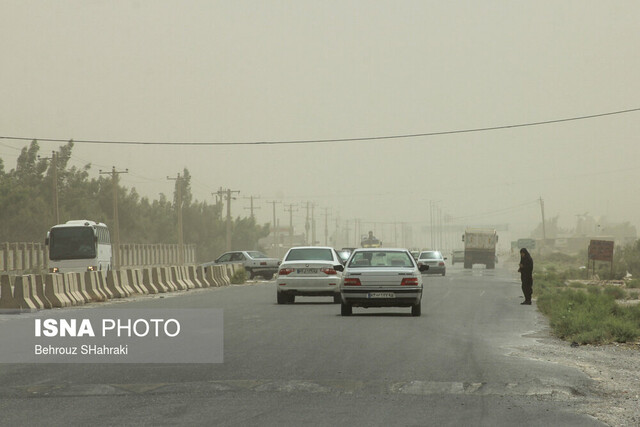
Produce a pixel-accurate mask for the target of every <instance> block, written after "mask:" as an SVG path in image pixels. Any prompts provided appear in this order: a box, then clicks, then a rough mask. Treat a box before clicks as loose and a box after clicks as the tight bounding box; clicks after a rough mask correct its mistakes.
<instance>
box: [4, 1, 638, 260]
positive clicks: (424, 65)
mask: <svg viewBox="0 0 640 427" xmlns="http://www.w3.org/2000/svg"><path fill="white" fill-rule="evenodd" d="M638 22H640V3H638V2H635V1H620V2H615V3H609V2H606V3H604V2H587V3H585V2H583V1H566V2H561V3H559V2H556V1H535V2H533V1H531V2H517V3H515V2H509V1H486V2H465V3H464V4H454V3H452V2H424V1H403V2H392V1H323V2H306V1H305V2H285V3H281V2H262V1H245V2H222V1H216V2H212V1H187V2H174V1H162V2H155V1H126V0H123V1H118V2H99V1H87V2H77V1H66V0H60V1H56V2H40V1H22V0H19V1H18V0H16V1H12V0H3V1H2V2H1V3H0V52H1V53H2V64H3V65H2V67H0V80H1V81H2V82H3V96H2V102H1V103H0V136H2V137H24V138H35V139H39V138H42V139H46V138H51V139H61V140H68V139H74V140H100V141H118V142H127V141H144V142H159V143H162V142H234V143H238V144H241V143H249V142H258V141H266V142H280V141H299V140H305V141H310V140H311V141H312V140H333V139H349V138H377V137H385V136H397V135H415V134H427V133H440V132H450V131H459V130H469V129H478V128H488V127H501V126H510V125H520V124H528V123H538V122H545V121H552V120H558V119H565V118H574V117H582V116H589V115H595V114H600V113H608V112H615V111H622V110H634V109H637V108H639V107H640V101H639V99H640V80H639V79H638V78H637V76H638V75H640V56H639V55H637V51H638V46H639V45H640V31H638ZM639 119H640V111H637V110H636V111H631V112H626V113H622V114H615V115H608V116H602V117H597V118H591V119H585V120H575V121H566V122H559V123H553V124H545V125H535V126H523V127H512V128H505V129H499V130H491V131H482V132H464V133H450V134H443V135H433V136H420V137H411V138H389V139H368V140H359V141H333V142H317V143H304V144H302V143H301V144H280V145H278V144H269V145H245V146H242V145H233V146H212V145H206V146H193V145H184V146H159V145H128V144H87V143H82V142H77V143H76V145H75V147H74V150H73V157H72V159H71V165H76V166H82V165H84V164H87V163H91V165H92V169H91V174H92V176H97V174H98V170H99V169H108V168H111V167H112V166H115V167H116V168H118V169H125V168H128V169H129V171H130V173H128V174H126V175H122V176H121V177H120V179H121V185H123V186H125V187H128V188H136V190H137V191H138V192H139V193H140V194H141V195H143V196H147V197H149V198H152V199H153V198H157V197H158V195H159V194H160V193H164V194H171V193H172V191H173V183H172V182H170V181H167V178H166V177H167V175H171V176H175V174H176V173H179V172H181V171H182V170H183V168H187V169H189V172H190V173H191V175H192V184H191V186H192V191H193V195H194V197H195V198H197V199H198V200H207V201H209V202H212V203H213V201H214V200H215V199H214V196H213V194H212V193H214V192H216V191H217V190H218V189H219V188H220V187H222V188H230V189H233V190H239V191H240V194H239V195H238V198H237V199H236V200H235V201H234V203H233V204H232V214H233V216H247V215H249V211H248V209H247V208H248V207H249V200H248V199H245V198H244V197H247V198H248V197H250V196H253V197H255V198H256V199H255V200H254V204H255V208H256V210H255V215H256V217H257V220H258V222H259V223H266V222H272V219H273V211H272V205H271V204H268V202H269V201H278V202H281V203H279V204H277V205H276V216H277V220H278V222H279V223H280V225H281V226H286V225H288V222H289V214H288V213H287V212H285V210H284V208H285V206H290V207H291V208H292V210H293V212H292V221H293V224H294V227H295V230H296V233H304V232H305V223H306V218H307V209H306V207H307V202H310V203H312V204H313V206H314V208H313V213H314V218H315V219H316V223H317V234H318V236H319V238H318V239H319V241H320V242H321V243H324V242H323V233H324V224H325V215H327V217H326V218H327V223H328V224H331V225H330V226H329V227H330V228H331V230H332V231H334V232H336V235H339V236H347V235H349V236H352V235H353V236H355V235H356V234H357V233H358V232H359V231H361V232H362V234H364V233H366V232H367V231H368V230H369V229H375V230H376V233H377V234H379V235H381V237H382V238H383V240H384V241H385V243H389V244H391V243H398V244H400V243H405V244H407V245H409V244H410V245H411V246H415V247H429V246H432V244H433V243H434V242H433V239H434V236H433V235H432V234H431V233H430V230H432V229H433V228H432V225H433V224H434V222H437V223H438V224H440V225H442V226H445V225H446V226H448V227H449V228H448V229H454V228H455V227H458V226H459V227H462V228H463V227H464V226H484V225H491V226H498V227H500V229H501V230H502V231H501V232H500V233H501V234H503V235H504V238H501V242H502V244H508V242H509V241H510V240H514V239H517V238H520V237H529V236H530V235H531V233H532V231H533V230H534V229H535V228H536V227H537V226H538V225H539V223H540V222H541V203H540V201H541V199H542V201H543V203H544V211H545V216H546V218H547V220H549V221H555V224H556V225H557V226H558V227H559V228H561V229H563V230H565V231H567V232H572V231H575V230H576V228H577V227H579V226H580V224H582V226H584V227H586V224H590V225H589V227H590V230H588V231H586V232H588V233H593V232H594V230H595V231H598V230H600V229H602V228H603V227H605V226H606V225H607V224H619V223H625V222H629V223H630V224H631V225H632V226H635V227H637V226H639V225H640V199H639V198H638V196H637V194H638V190H639V184H638V182H640V166H638V160H637V159H638V154H640V149H639V148H638V147H639V145H638V135H639V134H640V120H639ZM27 144H28V141H21V140H14V139H8V138H3V139H0V157H2V159H3V160H4V162H5V168H6V169H11V168H13V167H15V160H16V158H17V156H18V155H19V150H20V149H21V148H22V147H24V146H25V145H27ZM60 145H62V143H56V142H46V141H40V147H41V151H42V152H44V153H47V152H49V151H51V150H56V149H57V148H58V147H59V146H60ZM581 221H582V222H581ZM403 224H404V225H403ZM358 229H360V230H358ZM402 230H405V232H406V233H410V234H411V237H407V236H405V240H404V241H402V240H401V236H402V233H403V231H402ZM406 230H411V231H406ZM348 233H349V234H348ZM451 234H452V235H451V236H448V237H443V238H441V240H440V241H437V240H436V243H438V244H440V245H441V246H449V248H448V249H453V248H454V246H455V245H458V244H460V245H461V243H459V242H458V241H457V240H456V239H454V238H453V237H452V236H453V235H454V234H455V235H457V234H458V233H457V232H455V233H451ZM399 236H400V237H399ZM354 239H355V237H354ZM407 239H408V240H407ZM398 240H400V242H399V241H398ZM334 243H335V244H336V245H337V246H341V245H347V243H351V244H353V243H354V242H348V241H346V237H345V238H344V239H342V241H341V240H338V241H335V242H334Z"/></svg>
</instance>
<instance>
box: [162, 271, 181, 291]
mask: <svg viewBox="0 0 640 427" xmlns="http://www.w3.org/2000/svg"><path fill="white" fill-rule="evenodd" d="M160 277H162V282H163V283H164V284H165V286H166V287H167V292H175V291H177V290H179V289H180V288H178V285H177V284H176V283H175V282H174V281H173V280H172V279H171V268H170V267H160Z"/></svg>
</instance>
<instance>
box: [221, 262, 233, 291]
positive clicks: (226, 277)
mask: <svg viewBox="0 0 640 427" xmlns="http://www.w3.org/2000/svg"><path fill="white" fill-rule="evenodd" d="M229 270H230V267H229V265H221V266H220V275H221V277H222V280H223V281H224V283H225V286H229V285H231V276H232V275H231V274H229Z"/></svg>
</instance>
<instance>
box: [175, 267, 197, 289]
mask: <svg viewBox="0 0 640 427" xmlns="http://www.w3.org/2000/svg"><path fill="white" fill-rule="evenodd" d="M178 271H179V272H180V277H182V280H183V281H184V282H185V283H186V284H187V288H189V289H195V288H196V284H195V282H194V281H193V280H191V276H190V275H189V269H188V267H187V266H186V265H181V266H180V267H178ZM197 287H200V286H197Z"/></svg>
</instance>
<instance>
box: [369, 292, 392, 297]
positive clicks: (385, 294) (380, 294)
mask: <svg viewBox="0 0 640 427" xmlns="http://www.w3.org/2000/svg"><path fill="white" fill-rule="evenodd" d="M395 297H396V294H394V293H393V292H370V293H368V294H367V298H395Z"/></svg>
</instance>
